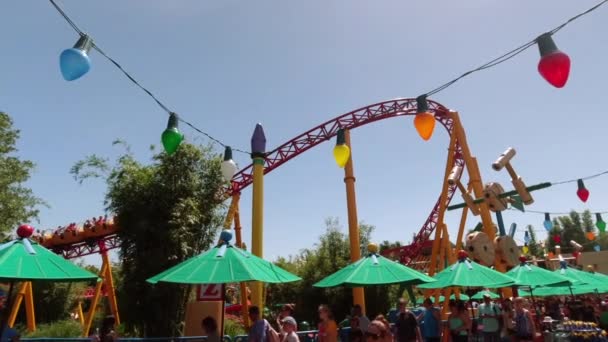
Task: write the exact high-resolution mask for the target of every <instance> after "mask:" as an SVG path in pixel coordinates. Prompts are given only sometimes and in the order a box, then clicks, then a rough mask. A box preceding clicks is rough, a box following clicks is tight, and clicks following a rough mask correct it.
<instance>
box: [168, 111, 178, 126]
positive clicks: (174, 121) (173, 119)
mask: <svg viewBox="0 0 608 342" xmlns="http://www.w3.org/2000/svg"><path fill="white" fill-rule="evenodd" d="M178 123H179V117H178V116H177V114H176V113H171V114H169V120H168V121H167V129H172V128H176V129H177V126H178Z"/></svg>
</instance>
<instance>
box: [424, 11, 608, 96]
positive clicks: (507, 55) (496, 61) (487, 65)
mask: <svg viewBox="0 0 608 342" xmlns="http://www.w3.org/2000/svg"><path fill="white" fill-rule="evenodd" d="M606 2H608V0H603V1H601V2H600V3H598V4H597V5H595V6H593V7H591V8H590V9H588V10H586V11H584V12H582V13H579V14H577V15H575V16H574V17H572V18H570V19H568V20H567V21H566V22H564V23H563V24H561V25H559V26H557V27H556V28H554V29H552V30H550V31H549V32H548V33H550V34H554V33H556V32H558V31H559V30H561V29H563V28H564V27H566V25H568V24H570V23H572V22H573V21H575V20H577V19H579V18H581V17H582V16H584V15H587V14H589V13H591V12H593V11H595V10H596V9H598V8H599V7H600V6H602V5H604V4H605V3H606ZM537 40H538V37H536V38H534V39H532V40H531V41H529V42H527V43H525V44H522V45H521V46H519V47H517V48H515V49H513V50H511V51H509V52H507V53H505V54H504V55H502V56H500V57H497V58H495V59H493V60H491V61H489V62H487V63H485V64H483V65H481V66H479V67H477V68H475V69H472V70H469V71H467V72H465V73H463V74H462V75H460V76H458V77H456V78H455V79H453V80H451V81H448V82H446V83H444V84H442V85H440V86H439V87H437V88H435V89H433V90H431V91H429V92H427V93H426V95H427V96H432V95H434V94H437V93H438V92H440V91H443V90H444V89H446V88H448V87H449V86H451V85H453V84H454V83H456V82H458V81H460V80H461V79H463V78H465V77H467V76H469V75H471V74H473V73H475V72H477V71H481V70H485V69H488V68H491V67H494V66H496V65H498V64H501V63H504V62H506V61H508V60H510V59H511V58H513V57H515V56H517V55H519V54H520V53H522V52H524V51H525V50H527V49H529V48H530V47H532V46H533V45H536V42H537Z"/></svg>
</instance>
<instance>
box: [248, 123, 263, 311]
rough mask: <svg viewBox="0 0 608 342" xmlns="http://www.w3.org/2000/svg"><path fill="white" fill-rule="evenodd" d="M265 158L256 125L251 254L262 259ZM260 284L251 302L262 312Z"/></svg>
mask: <svg viewBox="0 0 608 342" xmlns="http://www.w3.org/2000/svg"><path fill="white" fill-rule="evenodd" d="M265 156H266V136H265V135H264V129H263V128H262V125H260V124H257V125H256V127H255V130H254V131H253V136H252V137H251V158H253V190H252V192H253V194H252V198H253V205H252V214H251V221H252V223H251V253H252V254H253V255H255V256H258V257H260V258H263V257H264V158H265ZM263 285H264V284H262V283H261V282H253V283H252V285H251V287H252V288H251V302H252V304H253V305H255V306H257V307H258V308H260V312H264V297H263V295H264V291H262V289H263Z"/></svg>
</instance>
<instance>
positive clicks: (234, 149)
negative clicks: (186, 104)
mask: <svg viewBox="0 0 608 342" xmlns="http://www.w3.org/2000/svg"><path fill="white" fill-rule="evenodd" d="M49 1H50V2H51V4H52V5H53V7H55V9H56V10H57V11H58V12H59V14H61V16H62V17H63V18H64V19H65V20H66V21H67V22H68V24H70V26H72V28H73V29H74V31H76V32H77V33H78V34H79V35H81V36H83V35H85V33H84V32H83V31H82V30H81V29H80V28H79V27H78V25H76V23H74V21H72V19H70V17H68V15H67V14H66V13H65V12H64V11H63V10H62V9H61V7H59V6H58V5H57V3H55V0H49ZM93 49H95V50H96V51H97V52H99V54H100V55H102V56H103V57H105V58H106V59H107V60H108V61H110V63H112V64H113V65H114V66H115V67H116V68H117V69H118V70H120V71H121V72H122V73H123V74H124V75H125V76H126V77H127V78H128V79H129V80H130V81H131V82H132V83H133V84H135V85H136V86H137V87H138V88H139V89H141V90H143V91H144V92H145V93H146V94H147V95H148V96H150V97H151V98H152V100H154V102H156V104H157V105H158V106H159V107H160V108H162V109H163V110H164V111H165V112H167V114H169V115H170V114H171V113H173V111H172V110H170V109H169V108H168V107H167V106H166V105H165V104H164V103H163V102H162V101H160V100H159V99H158V98H157V97H156V96H155V95H154V94H153V93H152V92H151V91H150V90H148V89H147V88H146V87H144V86H142V85H141V84H140V83H139V82H138V81H137V80H136V79H135V77H133V76H132V75H131V74H129V73H128V72H127V71H126V70H125V69H124V68H123V67H122V65H120V64H119V63H118V62H117V61H116V60H115V59H114V58H112V57H110V56H109V55H108V54H107V53H105V52H104V51H103V50H102V49H101V48H100V47H99V45H97V44H96V43H93ZM177 118H178V120H179V121H180V122H183V123H184V124H186V125H187V126H189V127H190V128H192V129H193V130H195V131H197V132H198V133H200V134H202V135H204V136H205V137H207V138H208V139H209V140H211V141H212V142H214V143H216V144H218V145H220V146H222V147H226V144H224V143H223V142H221V141H220V140H219V139H217V138H214V137H213V136H211V135H210V134H209V133H207V132H205V131H203V130H202V129H200V128H198V127H196V126H195V125H194V124H192V123H190V122H188V121H186V120H184V119H183V118H182V117H181V116H179V115H178V116H177ZM232 150H233V151H237V152H240V153H243V154H247V155H249V154H250V152H247V151H244V150H242V149H239V148H235V147H232Z"/></svg>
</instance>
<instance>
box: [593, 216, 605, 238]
mask: <svg viewBox="0 0 608 342" xmlns="http://www.w3.org/2000/svg"><path fill="white" fill-rule="evenodd" d="M595 226H596V227H597V229H598V230H599V231H600V233H603V232H605V231H606V222H605V221H604V220H602V215H601V214H600V213H597V214H595Z"/></svg>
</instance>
